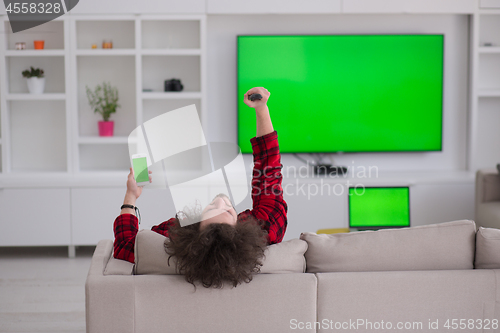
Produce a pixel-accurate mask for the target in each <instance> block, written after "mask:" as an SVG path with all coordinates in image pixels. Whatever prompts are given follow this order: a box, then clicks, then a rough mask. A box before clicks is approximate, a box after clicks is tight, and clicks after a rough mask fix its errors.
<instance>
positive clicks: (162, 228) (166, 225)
mask: <svg viewBox="0 0 500 333" xmlns="http://www.w3.org/2000/svg"><path fill="white" fill-rule="evenodd" d="M176 221H177V220H176V219H175V218H171V219H170V220H168V221H165V222H163V223H161V224H158V225H155V226H154V227H152V228H151V230H153V231H154V232H157V233H159V234H161V235H163V236H165V237H168V229H170V227H171V226H173V225H174V224H175V223H176Z"/></svg>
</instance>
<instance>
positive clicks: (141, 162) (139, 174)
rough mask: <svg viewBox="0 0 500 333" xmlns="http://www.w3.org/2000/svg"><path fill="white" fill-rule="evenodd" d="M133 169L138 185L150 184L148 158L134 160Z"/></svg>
mask: <svg viewBox="0 0 500 333" xmlns="http://www.w3.org/2000/svg"><path fill="white" fill-rule="evenodd" d="M132 167H133V168H134V175H135V181H136V182H137V183H143V182H149V174H148V172H147V170H148V162H147V159H146V157H140V158H134V159H132Z"/></svg>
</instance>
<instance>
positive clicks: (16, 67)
mask: <svg viewBox="0 0 500 333" xmlns="http://www.w3.org/2000/svg"><path fill="white" fill-rule="evenodd" d="M6 62H7V71H8V83H9V86H8V91H9V93H11V94H13V93H14V94H17V93H28V85H27V83H26V78H24V77H23V75H22V72H23V71H24V70H29V69H30V67H31V66H32V67H34V68H41V69H43V71H44V76H45V90H44V93H64V92H65V87H66V82H65V81H66V80H65V71H64V67H65V64H64V57H63V56H60V57H59V56H55V57H7V59H6Z"/></svg>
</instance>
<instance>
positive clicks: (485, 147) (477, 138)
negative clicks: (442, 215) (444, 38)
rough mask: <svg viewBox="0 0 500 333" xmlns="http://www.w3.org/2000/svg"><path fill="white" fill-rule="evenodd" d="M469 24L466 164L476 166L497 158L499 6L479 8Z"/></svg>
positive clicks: (487, 164)
mask: <svg viewBox="0 0 500 333" xmlns="http://www.w3.org/2000/svg"><path fill="white" fill-rule="evenodd" d="M471 25H472V26H471V28H472V34H471V45H472V47H471V69H472V71H471V73H472V77H471V88H472V89H471V105H470V117H469V143H470V144H469V152H468V156H469V159H468V161H469V163H468V164H469V165H468V167H469V169H470V170H476V169H478V168H486V167H490V168H491V167H493V166H494V165H495V164H496V163H498V162H499V161H500V149H499V148H498V147H499V146H498V143H499V142H500V131H499V130H498V126H499V124H500V34H499V33H498V32H499V31H500V10H497V9H482V10H479V11H478V12H477V13H475V14H473V15H472V21H471ZM486 44H490V45H488V46H487V45H486ZM479 129H480V130H479Z"/></svg>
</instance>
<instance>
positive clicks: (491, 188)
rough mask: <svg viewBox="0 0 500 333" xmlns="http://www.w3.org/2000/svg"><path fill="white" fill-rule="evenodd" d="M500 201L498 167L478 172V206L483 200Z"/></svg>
mask: <svg viewBox="0 0 500 333" xmlns="http://www.w3.org/2000/svg"><path fill="white" fill-rule="evenodd" d="M490 201H500V175H499V174H498V171H497V170H496V169H482V170H478V171H477V173H476V207H477V206H478V205H479V204H481V203H483V202H490Z"/></svg>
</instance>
